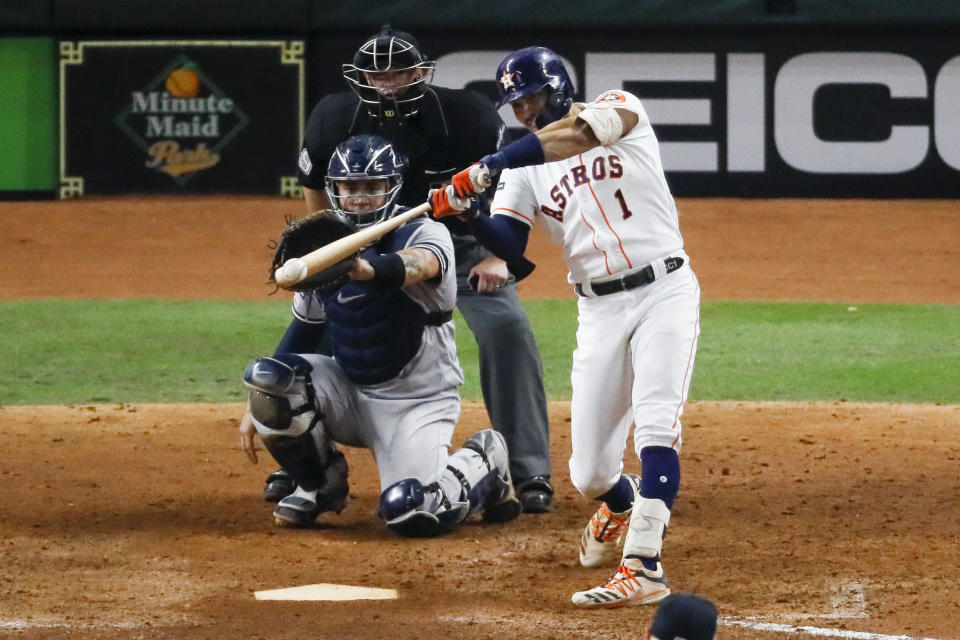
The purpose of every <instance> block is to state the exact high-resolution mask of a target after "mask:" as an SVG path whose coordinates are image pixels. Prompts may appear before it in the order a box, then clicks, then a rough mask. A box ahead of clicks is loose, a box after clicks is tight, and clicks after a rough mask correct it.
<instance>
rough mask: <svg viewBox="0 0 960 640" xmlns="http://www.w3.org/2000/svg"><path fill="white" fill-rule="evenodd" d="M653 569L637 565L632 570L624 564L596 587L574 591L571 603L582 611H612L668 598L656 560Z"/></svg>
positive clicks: (666, 587)
mask: <svg viewBox="0 0 960 640" xmlns="http://www.w3.org/2000/svg"><path fill="white" fill-rule="evenodd" d="M655 562H656V570H650V569H647V568H645V567H644V566H643V565H641V564H640V563H639V562H637V563H636V565H635V566H636V568H631V567H629V566H627V565H626V564H622V565H620V568H619V569H618V570H617V572H616V573H615V574H614V575H613V577H612V578H610V579H609V580H607V581H606V582H605V583H603V584H602V585H600V586H599V587H594V588H593V589H587V590H586V591H578V592H577V593H575V594H573V597H572V598H571V601H572V602H573V604H575V605H576V606H578V607H580V608H582V609H614V608H616V607H633V606H637V605H641V604H654V603H656V602H660V601H661V600H663V599H664V598H666V597H667V596H668V595H670V587H669V586H667V576H666V575H665V574H664V572H663V565H661V564H660V561H659V560H656V561H655Z"/></svg>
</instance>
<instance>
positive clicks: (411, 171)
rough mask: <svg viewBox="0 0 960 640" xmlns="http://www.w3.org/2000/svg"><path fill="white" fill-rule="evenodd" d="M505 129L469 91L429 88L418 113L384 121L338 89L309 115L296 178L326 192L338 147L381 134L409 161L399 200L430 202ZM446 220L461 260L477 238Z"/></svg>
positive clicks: (493, 148)
mask: <svg viewBox="0 0 960 640" xmlns="http://www.w3.org/2000/svg"><path fill="white" fill-rule="evenodd" d="M504 131H505V126H504V124H503V121H502V120H501V119H500V116H498V115H497V112H496V111H495V110H494V108H493V105H492V104H491V103H490V101H489V100H488V99H487V98H486V97H484V96H482V95H480V94H477V93H473V92H471V91H467V90H464V89H446V88H444V87H433V86H429V87H427V88H426V89H425V90H424V96H423V99H422V100H421V103H420V109H419V110H418V111H417V113H415V114H414V115H412V116H410V117H408V118H379V119H378V118H374V117H373V116H371V115H370V113H369V112H368V111H367V106H366V105H365V104H363V103H361V102H360V99H359V98H358V97H357V96H356V94H354V93H353V92H352V91H346V92H344V93H336V94H333V95H329V96H327V97H325V98H324V99H322V100H321V101H320V102H318V103H317V106H315V107H314V108H313V111H312V112H311V113H310V117H309V118H308V119H307V127H306V132H305V134H304V139H303V150H302V151H301V155H300V161H299V162H298V163H297V164H298V169H297V177H298V178H299V179H300V184H302V185H303V186H304V187H307V188H309V189H316V190H322V189H323V188H324V186H325V185H324V178H325V177H326V174H327V163H328V162H329V161H330V156H332V155H333V152H334V149H335V148H336V146H337V145H338V144H340V143H341V142H343V141H344V140H346V139H347V138H349V137H350V136H353V135H358V134H364V133H366V134H371V133H373V134H377V135H379V136H381V137H383V138H386V139H387V140H389V141H390V142H392V143H393V145H394V146H395V147H396V148H397V150H398V151H400V152H401V153H402V154H403V155H405V156H406V158H407V162H408V163H409V164H408V168H407V170H406V172H405V173H404V178H403V189H402V190H401V191H400V197H399V200H398V202H399V203H400V204H402V205H406V206H408V207H414V206H417V205H419V204H423V203H424V202H426V201H427V192H428V190H429V189H431V188H436V187H438V186H440V185H441V184H443V183H446V182H449V181H450V178H451V177H452V176H453V174H455V173H456V172H457V171H460V170H461V169H465V168H466V167H469V166H470V165H471V164H472V163H474V162H476V161H477V160H479V159H480V158H481V157H483V156H484V155H486V154H488V153H493V152H494V151H496V150H497V149H499V148H500V145H501V143H502V141H503V135H504ZM443 222H445V223H447V225H448V227H449V228H450V232H451V235H452V236H453V243H454V247H455V248H456V250H457V261H458V262H459V261H460V255H461V252H462V250H465V249H466V248H467V247H469V246H472V245H476V244H477V242H476V240H475V239H474V238H473V236H472V235H470V232H469V231H468V230H467V227H466V225H465V224H463V223H462V222H460V221H458V220H456V219H453V218H445V219H444V220H443Z"/></svg>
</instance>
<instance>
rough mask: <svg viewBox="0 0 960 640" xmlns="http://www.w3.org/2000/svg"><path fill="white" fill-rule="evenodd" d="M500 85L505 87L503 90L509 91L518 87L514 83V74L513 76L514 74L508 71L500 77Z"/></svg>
mask: <svg viewBox="0 0 960 640" xmlns="http://www.w3.org/2000/svg"><path fill="white" fill-rule="evenodd" d="M500 84H502V85H503V88H504V89H509V88H510V87H515V86H517V85H516V84H515V83H514V82H513V74H512V73H507V72H506V71H504V72H503V75H501V76H500Z"/></svg>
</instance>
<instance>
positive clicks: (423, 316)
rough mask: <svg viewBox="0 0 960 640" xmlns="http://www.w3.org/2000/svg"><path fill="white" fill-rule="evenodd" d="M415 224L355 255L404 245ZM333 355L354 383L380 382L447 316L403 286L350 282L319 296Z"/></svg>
mask: <svg viewBox="0 0 960 640" xmlns="http://www.w3.org/2000/svg"><path fill="white" fill-rule="evenodd" d="M415 226H416V224H415V223H410V224H407V225H405V226H403V227H401V228H400V229H398V230H397V231H394V232H392V233H390V234H388V235H387V236H386V238H385V239H384V240H381V242H380V243H378V244H377V245H376V248H367V249H364V250H363V251H362V252H361V253H360V257H362V258H363V257H370V256H373V255H377V254H379V253H389V252H395V251H398V250H400V249H403V248H404V245H405V241H406V238H408V237H409V234H410V232H411V231H412V230H413V228H414V227H415ZM323 304H324V308H325V309H326V312H327V331H329V332H330V337H331V339H332V340H331V342H332V345H333V356H334V358H336V360H337V362H338V363H339V364H340V366H341V367H342V368H343V370H344V372H345V373H346V374H347V377H348V378H350V380H352V381H353V382H355V383H356V384H379V383H381V382H386V381H387V380H389V379H391V378H393V377H395V376H396V375H397V374H398V373H400V371H401V370H402V369H403V367H404V366H406V364H407V363H408V362H410V359H411V358H413V356H414V355H416V353H417V351H418V350H419V349H420V344H421V342H422V341H423V329H424V327H426V326H427V325H428V324H442V323H443V322H446V321H447V320H449V319H450V314H449V313H445V314H435V313H428V312H426V311H424V310H423V309H422V308H421V307H420V305H418V304H417V303H416V302H414V301H413V300H412V299H411V298H410V297H409V296H408V295H407V294H406V293H404V291H403V289H402V288H397V287H390V286H384V285H382V284H378V283H374V282H371V281H352V282H349V283H348V284H346V285H344V286H343V287H341V288H340V289H338V290H337V291H335V292H331V293H328V294H325V295H324V296H323Z"/></svg>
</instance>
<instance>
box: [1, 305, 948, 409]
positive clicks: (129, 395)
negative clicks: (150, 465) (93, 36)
mask: <svg viewBox="0 0 960 640" xmlns="http://www.w3.org/2000/svg"><path fill="white" fill-rule="evenodd" d="M525 306H526V308H527V310H528V312H529V315H530V318H531V322H532V324H533V326H534V332H535V334H536V337H537V341H538V343H539V345H540V351H541V355H542V357H543V363H544V372H545V376H546V386H547V394H548V396H549V397H550V398H551V399H565V398H569V395H570V379H569V374H570V359H571V354H572V351H573V347H574V343H575V331H576V303H575V302H574V301H572V300H534V301H528V302H526V303H525ZM289 317H290V316H289V304H288V303H287V302H273V301H271V302H158V301H142V300H119V301H114V300H109V301H104V300H49V301H47V300H41V301H18V302H4V303H0V327H2V333H0V404H17V405H19V404H79V403H131V402H239V401H240V400H242V398H243V397H244V395H245V394H244V390H243V387H242V384H241V382H240V380H241V376H242V374H243V370H244V368H245V367H246V365H247V363H249V362H250V360H252V359H253V358H255V357H257V356H258V355H264V354H269V353H272V351H273V347H274V346H275V345H276V343H277V341H278V340H279V337H280V336H281V335H282V333H283V331H284V329H285V328H286V326H287V324H288V323H289ZM456 321H457V342H458V346H459V349H460V358H461V362H462V363H463V366H464V372H465V375H466V379H467V381H466V384H465V385H464V386H463V387H462V388H461V394H462V396H463V398H464V399H466V400H477V399H480V391H479V381H478V373H477V351H476V344H475V343H474V342H473V337H472V335H471V334H470V332H469V330H468V329H467V328H466V324H465V323H464V322H463V319H462V318H461V317H460V316H459V314H457V315H456ZM701 326H702V333H701V336H700V348H699V352H698V356H697V363H696V369H695V372H694V377H693V382H692V386H691V399H692V400H849V401H865V402H923V403H945V404H956V403H960V306H945V305H944V306H939V305H881V304H868V305H858V306H857V307H855V308H851V307H848V305H846V304H833V303H823V304H821V303H769V302H715V301H709V302H705V303H704V304H703V309H702V317H701Z"/></svg>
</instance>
